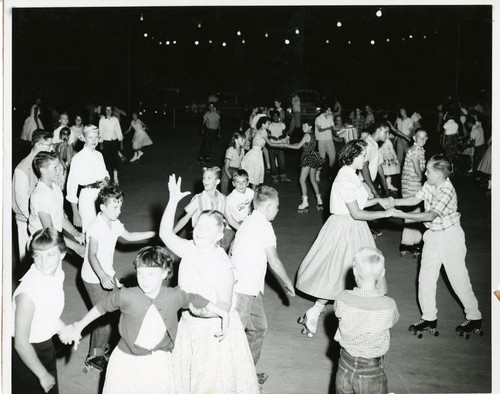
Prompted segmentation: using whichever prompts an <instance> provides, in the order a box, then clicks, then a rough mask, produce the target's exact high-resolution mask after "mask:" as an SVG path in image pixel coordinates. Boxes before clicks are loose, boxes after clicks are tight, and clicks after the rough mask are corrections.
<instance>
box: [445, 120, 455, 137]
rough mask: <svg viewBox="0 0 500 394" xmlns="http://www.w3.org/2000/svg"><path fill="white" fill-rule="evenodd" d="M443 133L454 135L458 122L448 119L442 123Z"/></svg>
mask: <svg viewBox="0 0 500 394" xmlns="http://www.w3.org/2000/svg"><path fill="white" fill-rule="evenodd" d="M443 129H444V135H455V134H457V133H458V123H457V122H455V121H454V120H453V119H448V121H447V122H446V123H445V124H444V125H443Z"/></svg>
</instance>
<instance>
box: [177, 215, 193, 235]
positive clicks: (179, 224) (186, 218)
mask: <svg viewBox="0 0 500 394" xmlns="http://www.w3.org/2000/svg"><path fill="white" fill-rule="evenodd" d="M192 216H193V215H192V214H190V213H189V212H186V214H185V215H184V216H183V217H181V218H180V219H179V221H178V222H177V224H176V225H175V227H174V229H173V230H172V231H173V232H174V234H177V233H178V232H179V231H181V230H182V229H183V228H184V227H185V226H186V224H188V222H189V221H190V220H191V218H192Z"/></svg>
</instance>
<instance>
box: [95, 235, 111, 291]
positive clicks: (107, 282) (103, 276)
mask: <svg viewBox="0 0 500 394" xmlns="http://www.w3.org/2000/svg"><path fill="white" fill-rule="evenodd" d="M97 247H98V241H97V239H95V237H90V238H89V263H90V266H91V267H92V269H93V270H94V272H95V274H96V275H97V277H98V278H99V281H100V282H101V286H102V287H103V288H104V289H106V290H112V289H113V288H114V287H115V281H114V278H113V277H112V276H109V275H108V274H107V273H106V272H104V270H103V269H102V266H101V263H100V262H99V259H98V258H97Z"/></svg>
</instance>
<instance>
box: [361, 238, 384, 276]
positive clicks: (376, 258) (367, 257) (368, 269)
mask: <svg viewBox="0 0 500 394" xmlns="http://www.w3.org/2000/svg"><path fill="white" fill-rule="evenodd" d="M353 263H354V264H353V265H354V268H356V276H357V277H359V278H360V279H369V278H371V279H374V280H378V279H380V278H381V277H382V275H383V272H384V267H385V258H384V255H383V254H382V252H381V251H380V250H379V249H377V248H374V247H372V246H365V247H363V248H361V249H359V250H358V251H357V252H356V253H354V257H353Z"/></svg>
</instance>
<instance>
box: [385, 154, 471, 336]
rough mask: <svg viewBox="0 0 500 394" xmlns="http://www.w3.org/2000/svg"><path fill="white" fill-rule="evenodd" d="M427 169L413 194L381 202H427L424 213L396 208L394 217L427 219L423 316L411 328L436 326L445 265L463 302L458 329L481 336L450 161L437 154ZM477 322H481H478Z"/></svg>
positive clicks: (389, 204)
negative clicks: (439, 285) (438, 287)
mask: <svg viewBox="0 0 500 394" xmlns="http://www.w3.org/2000/svg"><path fill="white" fill-rule="evenodd" d="M426 168H427V170H426V172H425V175H426V177H427V181H426V182H425V184H424V185H423V186H422V188H421V189H420V190H419V191H418V192H417V193H416V194H415V195H414V196H413V197H406V198H397V199H393V198H392V197H389V199H387V200H384V199H379V203H380V205H382V206H383V207H385V208H392V207H394V206H416V205H419V204H420V203H421V202H422V201H423V202H424V208H425V212H418V213H411V212H403V211H400V210H395V211H394V217H398V218H402V219H410V220H414V221H417V222H424V225H425V226H426V227H427V231H426V232H425V233H424V237H423V240H424V246H423V251H422V260H421V266H420V273H419V277H418V301H419V304H420V306H421V308H422V316H421V320H419V321H418V322H417V323H415V324H414V325H412V326H410V327H409V330H410V331H417V332H418V329H419V328H430V329H435V326H433V325H431V323H430V322H435V321H436V319H437V308H436V282H437V280H438V278H439V272H440V268H441V266H444V268H445V269H446V274H447V276H448V279H449V281H450V284H451V287H452V288H453V291H454V292H455V294H456V295H457V296H458V298H459V300H460V302H461V303H462V305H463V308H464V313H465V318H466V320H465V322H464V323H462V324H461V325H460V326H458V327H457V328H456V331H457V332H459V333H460V332H462V335H464V334H469V333H470V332H474V333H477V334H478V335H480V324H481V323H480V322H481V312H480V311H479V305H478V302H477V298H476V296H475V294H474V291H473V289H472V285H471V282H470V278H469V273H468V271H467V267H466V265H465V256H466V253H467V247H466V245H465V234H464V231H463V230H462V227H461V225H460V213H459V212H457V206H458V199H457V193H456V191H455V188H454V187H453V184H452V183H451V181H450V179H449V178H448V175H450V173H451V163H450V161H449V160H448V159H447V158H446V157H445V156H443V155H435V156H433V157H431V159H430V160H429V162H428V163H427V166H426ZM424 252H425V253H424ZM475 322H479V325H478V323H475ZM431 333H433V332H432V331H431Z"/></svg>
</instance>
